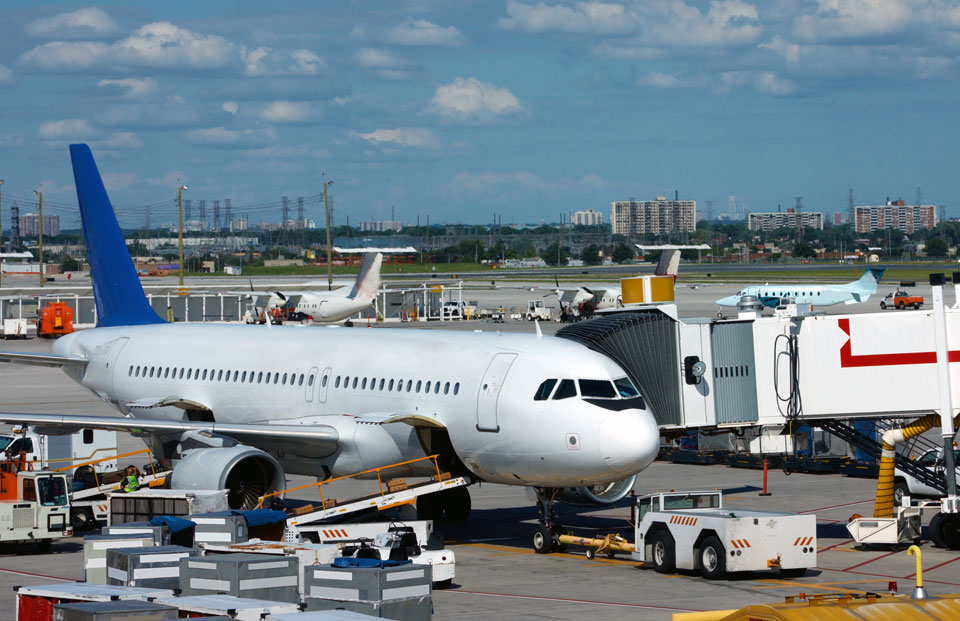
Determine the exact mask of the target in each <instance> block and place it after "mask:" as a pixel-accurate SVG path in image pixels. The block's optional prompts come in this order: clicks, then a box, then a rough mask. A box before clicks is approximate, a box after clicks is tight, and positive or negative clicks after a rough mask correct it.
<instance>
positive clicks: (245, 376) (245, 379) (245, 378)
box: [240, 371, 247, 382]
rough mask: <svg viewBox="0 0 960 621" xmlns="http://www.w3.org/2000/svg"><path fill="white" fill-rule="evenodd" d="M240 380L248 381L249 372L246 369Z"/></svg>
mask: <svg viewBox="0 0 960 621" xmlns="http://www.w3.org/2000/svg"><path fill="white" fill-rule="evenodd" d="M240 381H241V382H246V381H247V372H246V371H244V372H243V375H241V376H240Z"/></svg>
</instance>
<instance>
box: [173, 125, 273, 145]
mask: <svg viewBox="0 0 960 621" xmlns="http://www.w3.org/2000/svg"><path fill="white" fill-rule="evenodd" d="M184 138H186V140H187V141H188V142H191V143H193V144H200V145H207V146H212V147H242V148H251V147H256V146H264V145H266V144H269V143H271V142H273V141H274V140H275V139H276V134H275V133H274V132H273V131H271V130H262V129H227V128H225V127H207V128H204V129H192V130H190V131H188V132H185V133H184Z"/></svg>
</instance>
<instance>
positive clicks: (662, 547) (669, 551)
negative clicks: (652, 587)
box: [647, 531, 677, 574]
mask: <svg viewBox="0 0 960 621" xmlns="http://www.w3.org/2000/svg"><path fill="white" fill-rule="evenodd" d="M647 540H648V541H649V542H650V558H651V560H652V561H653V568H654V569H655V570H657V573H660V574H672V573H673V572H674V571H676V569H677V560H676V559H677V557H676V551H675V550H674V547H673V537H671V536H670V535H669V534H668V533H665V532H663V531H660V532H656V533H653V534H652V535H650V537H649V538H648V539H647Z"/></svg>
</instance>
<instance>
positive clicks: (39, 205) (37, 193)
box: [33, 190, 43, 287]
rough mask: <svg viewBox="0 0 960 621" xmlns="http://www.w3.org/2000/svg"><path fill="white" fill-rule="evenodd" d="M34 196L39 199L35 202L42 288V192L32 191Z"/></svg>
mask: <svg viewBox="0 0 960 621" xmlns="http://www.w3.org/2000/svg"><path fill="white" fill-rule="evenodd" d="M33 193H34V194H36V195H37V196H38V197H39V201H38V202H37V211H38V212H39V213H40V228H39V229H38V240H39V246H40V265H39V267H40V270H39V271H40V286H41V287H43V192H41V191H39V190H34V191H33Z"/></svg>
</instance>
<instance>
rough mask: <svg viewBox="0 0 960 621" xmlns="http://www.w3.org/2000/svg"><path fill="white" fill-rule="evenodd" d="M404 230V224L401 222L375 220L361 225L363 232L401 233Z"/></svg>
mask: <svg viewBox="0 0 960 621" xmlns="http://www.w3.org/2000/svg"><path fill="white" fill-rule="evenodd" d="M402 229H403V223H402V222H400V221H399V220H374V221H368V222H361V223H360V230H361V231H373V232H375V233H383V232H384V231H395V232H397V233H399V232H400V231H401V230H402Z"/></svg>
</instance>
